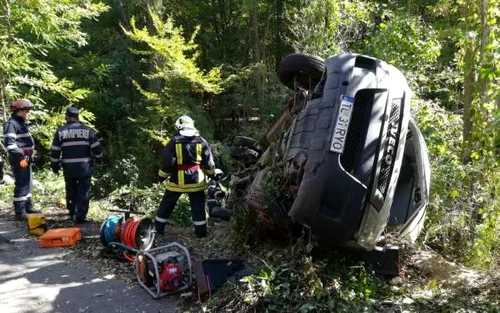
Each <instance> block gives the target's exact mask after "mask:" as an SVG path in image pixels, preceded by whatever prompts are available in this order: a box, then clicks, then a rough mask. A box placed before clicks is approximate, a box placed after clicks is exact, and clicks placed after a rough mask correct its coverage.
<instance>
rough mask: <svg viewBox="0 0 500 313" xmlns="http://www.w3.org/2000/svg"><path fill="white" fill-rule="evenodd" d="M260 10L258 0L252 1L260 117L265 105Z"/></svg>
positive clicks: (256, 84)
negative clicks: (263, 104)
mask: <svg viewBox="0 0 500 313" xmlns="http://www.w3.org/2000/svg"><path fill="white" fill-rule="evenodd" d="M258 14H259V8H258V0H252V1H251V4H250V16H251V21H252V38H253V61H254V63H255V65H256V66H258V67H257V68H256V70H255V74H254V79H255V87H256V90H257V104H258V108H259V115H261V116H262V103H263V97H264V92H263V86H262V73H261V67H260V66H261V61H262V53H261V47H260V36H259V19H258Z"/></svg>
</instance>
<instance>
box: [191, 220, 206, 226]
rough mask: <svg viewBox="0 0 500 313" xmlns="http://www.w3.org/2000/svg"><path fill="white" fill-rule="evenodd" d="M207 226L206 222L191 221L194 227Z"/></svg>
mask: <svg viewBox="0 0 500 313" xmlns="http://www.w3.org/2000/svg"><path fill="white" fill-rule="evenodd" d="M206 224H207V220H204V221H193V225H194V226H202V225H206Z"/></svg>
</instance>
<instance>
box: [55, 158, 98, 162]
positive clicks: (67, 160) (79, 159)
mask: <svg viewBox="0 0 500 313" xmlns="http://www.w3.org/2000/svg"><path fill="white" fill-rule="evenodd" d="M90 160H91V159H90V158H75V159H62V160H61V162H62V163H79V162H90Z"/></svg>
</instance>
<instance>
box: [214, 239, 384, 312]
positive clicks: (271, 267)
mask: <svg viewBox="0 0 500 313" xmlns="http://www.w3.org/2000/svg"><path fill="white" fill-rule="evenodd" d="M309 251H310V248H309V245H306V243H305V242H304V241H302V240H301V241H299V242H298V243H297V244H295V245H293V246H289V247H287V248H286V249H284V250H271V251H269V252H268V253H267V256H266V259H265V260H264V261H263V263H264V265H263V266H261V267H260V268H259V269H258V270H257V271H256V272H255V273H254V274H252V275H250V276H247V277H244V278H243V279H241V281H240V284H238V285H237V286H235V289H233V290H232V291H230V292H231V293H230V294H229V295H228V297H230V298H231V299H233V300H235V299H236V301H228V302H226V303H224V304H219V303H212V304H211V305H209V306H208V309H209V311H212V310H210V307H217V309H218V310H219V311H221V310H224V311H238V312H253V311H263V312H264V311H265V312H362V311H364V310H367V309H368V308H369V306H370V305H369V300H370V299H374V298H377V297H379V296H381V295H382V294H383V292H384V289H383V284H382V282H381V281H379V280H378V279H377V278H375V277H374V276H373V274H372V273H371V272H370V271H369V270H367V269H366V268H365V267H364V266H363V265H359V264H350V263H349V262H346V261H345V260H336V261H335V262H331V261H330V260H329V259H328V258H324V256H313V255H311V253H310V252H309ZM329 257H330V258H331V257H332V256H329ZM214 311H215V310H214Z"/></svg>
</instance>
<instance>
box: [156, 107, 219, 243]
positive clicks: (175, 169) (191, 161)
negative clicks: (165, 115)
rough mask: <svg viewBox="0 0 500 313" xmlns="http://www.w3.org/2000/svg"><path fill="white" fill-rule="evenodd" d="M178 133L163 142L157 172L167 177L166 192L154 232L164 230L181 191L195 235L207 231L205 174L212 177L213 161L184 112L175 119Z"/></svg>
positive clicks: (204, 142)
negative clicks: (187, 204) (185, 200)
mask: <svg viewBox="0 0 500 313" xmlns="http://www.w3.org/2000/svg"><path fill="white" fill-rule="evenodd" d="M175 127H176V128H177V130H178V134H177V135H176V136H174V137H173V138H172V139H171V140H170V141H169V142H168V143H167V145H166V146H165V149H164V150H163V155H162V159H161V167H160V170H159V171H158V175H159V176H160V177H161V178H162V179H166V178H167V177H168V178H169V181H168V182H167V184H166V190H165V194H164V195H163V199H162V200H161V203H160V205H159V207H158V212H157V213H156V218H155V229H156V232H157V234H163V233H164V231H165V225H166V222H167V218H168V217H169V216H170V214H172V212H173V210H174V208H175V205H176V204H177V200H178V199H179V197H180V196H181V195H182V194H183V193H187V194H188V195H189V202H190V204H191V215H192V218H193V224H194V231H195V234H196V236H197V237H198V238H201V237H205V236H206V235H207V220H206V216H205V189H207V182H206V180H205V175H208V176H209V177H212V176H213V174H214V168H215V163H214V159H213V156H212V151H211V150H210V146H209V145H208V143H207V141H206V140H205V139H204V138H203V137H201V136H200V135H199V133H198V130H196V128H195V127H194V122H193V120H192V119H191V118H190V117H189V116H186V115H183V116H181V117H179V118H178V119H177V121H176V122H175Z"/></svg>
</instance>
